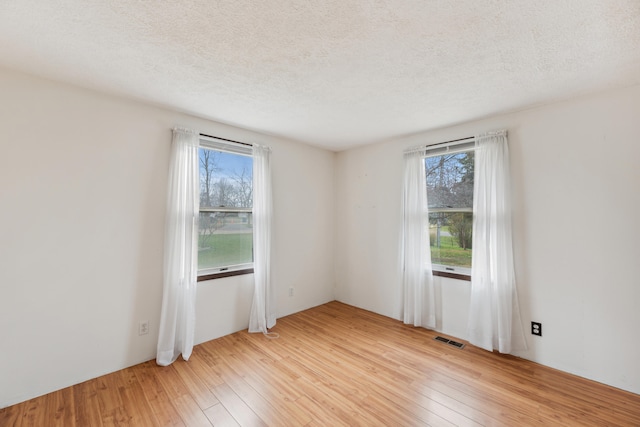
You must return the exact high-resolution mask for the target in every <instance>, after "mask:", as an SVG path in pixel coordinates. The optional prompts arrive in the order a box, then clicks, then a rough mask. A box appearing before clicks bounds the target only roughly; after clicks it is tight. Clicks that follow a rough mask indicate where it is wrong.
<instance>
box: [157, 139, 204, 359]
mask: <svg viewBox="0 0 640 427" xmlns="http://www.w3.org/2000/svg"><path fill="white" fill-rule="evenodd" d="M198 143H199V135H198V133H196V132H194V131H191V130H186V129H174V130H173V141H172V144H171V164H170V169H169V194H168V201H167V218H166V227H165V247H164V288H163V295H162V313H161V317H160V333H159V337H158V352H157V356H156V362H157V363H158V365H161V366H167V365H170V364H171V363H173V362H174V361H175V360H176V359H177V358H178V356H179V355H180V354H181V353H182V358H183V359H185V360H188V359H189V356H191V350H192V349H193V334H194V326H195V298H196V284H197V276H198V236H197V233H198V208H199V200H198V190H199V182H198Z"/></svg>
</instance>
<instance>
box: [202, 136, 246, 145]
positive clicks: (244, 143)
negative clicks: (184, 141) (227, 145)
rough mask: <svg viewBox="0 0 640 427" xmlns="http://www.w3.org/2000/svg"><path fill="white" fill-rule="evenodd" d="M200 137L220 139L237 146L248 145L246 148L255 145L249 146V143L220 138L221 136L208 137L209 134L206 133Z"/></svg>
mask: <svg viewBox="0 0 640 427" xmlns="http://www.w3.org/2000/svg"><path fill="white" fill-rule="evenodd" d="M200 136H204V137H207V138H213V139H219V140H221V141H227V142H233V143H235V144H242V145H246V146H249V147H253V144H249V143H246V142H240V141H234V140H233V139H227V138H220V137H219V136H212V135H207V134H204V133H201V134H200Z"/></svg>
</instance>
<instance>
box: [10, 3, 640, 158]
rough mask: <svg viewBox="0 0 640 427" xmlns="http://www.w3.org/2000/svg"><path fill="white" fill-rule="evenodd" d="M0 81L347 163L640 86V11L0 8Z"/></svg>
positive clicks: (547, 7) (392, 6)
mask: <svg viewBox="0 0 640 427" xmlns="http://www.w3.org/2000/svg"><path fill="white" fill-rule="evenodd" d="M0 66H4V67H7V68H10V69H16V70H21V71H25V72H28V73H31V74H36V75H41V76H45V77H48V78H51V79H55V80H60V81H66V82H72V83H74V84H77V85H80V86H84V87H87V88H92V89H97V90H100V91H103V92H108V93H113V94H117V95H124V96H126V97H130V98H135V99H140V100H144V101H148V102H152V103H154V104H157V105H162V106H166V107H170V108H173V109H177V110H180V111H184V112H188V113H192V114H194V115H197V116H200V117H205V118H209V119H212V120H216V121H219V122H223V123H228V124H232V125H236V126H240V127H244V128H248V129H253V130H257V131H260V132H264V133H268V134H273V135H280V136H284V137H287V138H291V139H294V140H298V141H303V142H306V143H310V144H314V145H318V146H322V147H325V148H328V149H331V150H336V151H339V150H344V149H347V148H350V147H354V146H357V145H362V144H367V143H372V142H377V141H380V140H385V139H389V138H393V137H396V136H400V135H406V134H411V133H415V132H421V131H426V130H430V129H434V128H438V127H443V126H447V125H452V124H455V123H461V122H465V121H469V120H473V119H477V118H481V117H486V116H490V115H493V114H496V113H501V112H508V111H515V110H519V109H524V108H528V107H531V106H534V105H539V104H544V103H548V102H552V101H556V100H561V99H566V98H570V97H574V96H580V95H583V94H587V93H590V92H595V91H600V90H604V89H608V88H615V87H625V86H631V85H635V84H639V83H640V0H513V1H508V0H503V1H500V0H458V1H444V0H442V1H436V0H316V1H311V0H271V1H260V0H229V1H223V0H220V1H215V0H189V1H186V0H184V1H160V0H157V1H153V0H0Z"/></svg>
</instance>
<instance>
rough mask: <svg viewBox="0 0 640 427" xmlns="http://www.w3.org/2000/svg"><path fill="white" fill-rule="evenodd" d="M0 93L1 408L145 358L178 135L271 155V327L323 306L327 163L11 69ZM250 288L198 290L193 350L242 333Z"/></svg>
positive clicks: (329, 273) (154, 322)
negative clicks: (195, 134) (192, 132)
mask: <svg viewBox="0 0 640 427" xmlns="http://www.w3.org/2000/svg"><path fill="white" fill-rule="evenodd" d="M0 94H1V96H0V203H1V208H0V343H2V350H1V351H0V408H1V407H4V406H7V405H10V404H13V403H16V402H19V401H22V400H26V399H28V398H31V397H34V396H37V395H41V394H44V393H47V392H50V391H53V390H56V389H59V388H62V387H65V386H68V385H71V384H75V383H78V382H81V381H84V380H87V379H90V378H94V377H96V376H98V375H101V374H104V373H108V372H112V371H115V370H118V369H121V368H124V367H127V366H130V365H133V364H136V363H139V362H142V361H145V360H149V359H153V358H154V357H155V347H156V343H157V333H158V321H159V311H160V303H161V299H162V252H163V235H162V234H163V228H164V216H165V212H164V211H165V202H166V182H167V169H168V162H169V146H170V141H171V132H170V129H171V128H172V127H174V126H176V125H181V126H187V127H192V128H194V129H197V130H199V131H201V132H203V133H207V134H212V135H217V136H221V137H225V138H231V139H239V140H242V141H246V142H259V143H263V144H267V145H270V146H271V147H272V149H273V158H272V160H273V169H274V173H273V183H274V211H275V213H276V223H275V227H274V228H275V230H274V241H275V251H274V252H275V253H274V257H273V262H274V265H273V280H274V282H275V285H276V287H277V292H278V315H279V316H283V315H287V314H290V313H293V312H296V311H299V310H302V309H306V308H309V307H312V306H315V305H319V304H322V303H325V302H327V301H330V300H332V299H333V285H334V283H333V277H334V274H333V254H332V249H333V243H334V242H333V173H334V170H333V168H334V157H335V155H334V153H332V152H329V151H324V150H321V149H317V148H313V147H310V146H305V145H302V144H297V143H294V142H290V141H285V140H282V139H278V138H274V137H270V136H266V135H260V134H257V133H254V132H249V131H246V130H241V129H237V128H233V127H230V126H225V125H222V124H218V123H214V122H211V121H207V120H202V119H197V118H194V117H191V116H188V115H184V114H179V113H176V112H172V111H168V110H164V109H161V108H156V107H153V106H149V105H145V104H142V103H138V102H135V101H131V100H126V99H122V98H116V97H111V96H108V95H104V94H100V93H96V92H92V91H88V90H83V89H79V88H76V87H73V86H69V85H65V84H60V83H54V82H51V81H48V80H43V79H38V78H34V77H31V76H27V75H24V74H20V73H16V72H12V71H8V70H0ZM251 279H252V276H251V275H248V276H237V277H231V278H225V279H219V280H214V281H209V282H202V283H200V284H199V287H198V303H197V310H198V317H197V330H196V340H197V342H202V341H206V340H210V339H213V338H216V337H219V336H222V335H225V334H228V333H231V332H235V331H238V330H241V329H243V328H246V327H247V325H248V316H249V309H250V304H251V298H252V282H251ZM289 287H294V288H295V295H294V296H293V297H288V288H289ZM147 319H148V320H149V321H150V334H149V335H146V336H141V337H140V336H138V334H137V324H138V321H140V320H147Z"/></svg>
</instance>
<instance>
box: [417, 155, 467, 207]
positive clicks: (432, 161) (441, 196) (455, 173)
mask: <svg viewBox="0 0 640 427" xmlns="http://www.w3.org/2000/svg"><path fill="white" fill-rule="evenodd" d="M473 154H474V152H473V151H466V152H463V153H456V154H445V155H442V156H435V157H427V158H426V159H425V167H426V174H427V199H428V201H429V209H438V208H441V209H442V208H472V207H473V157H474V156H473Z"/></svg>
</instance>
